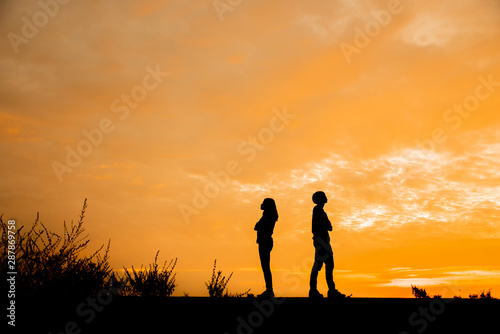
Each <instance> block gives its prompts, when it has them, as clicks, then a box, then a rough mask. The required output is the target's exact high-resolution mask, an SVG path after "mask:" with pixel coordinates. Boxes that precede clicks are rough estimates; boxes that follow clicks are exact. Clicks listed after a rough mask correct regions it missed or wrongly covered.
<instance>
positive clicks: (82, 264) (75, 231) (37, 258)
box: [0, 199, 111, 297]
mask: <svg viewBox="0 0 500 334" xmlns="http://www.w3.org/2000/svg"><path fill="white" fill-rule="evenodd" d="M86 209H87V199H85V201H84V202H83V208H82V210H81V213H80V219H79V220H78V222H77V223H76V224H74V223H73V221H71V225H70V227H69V228H68V226H67V225H66V222H64V232H63V233H64V234H63V236H59V235H58V234H56V233H54V232H51V231H49V230H48V229H47V228H46V227H45V225H44V224H43V223H42V222H41V220H40V215H39V213H37V216H36V220H35V222H34V223H33V226H32V227H31V229H30V230H29V231H27V232H24V231H23V228H24V226H21V227H20V228H18V229H17V231H16V234H15V240H16V243H15V247H16V249H15V252H16V266H15V271H17V277H16V294H18V295H25V296H51V297H57V296H65V297H66V296H88V295H93V294H95V293H97V292H98V291H99V290H100V289H101V288H103V287H104V286H105V284H106V282H107V281H108V280H109V278H110V274H111V269H110V266H109V263H108V259H109V247H110V241H108V245H107V247H106V249H105V251H104V254H103V255H102V256H101V254H100V253H101V250H102V249H103V247H104V245H102V246H101V247H100V248H99V249H97V250H96V251H95V252H94V253H93V254H92V255H90V256H81V252H82V251H83V250H85V248H86V247H87V245H88V243H89V241H90V240H89V239H88V235H85V236H82V234H83V232H84V231H85V229H84V228H83V218H84V217H85V210H86ZM2 216H3V215H2ZM2 216H0V225H1V226H2V230H3V235H2V241H1V243H0V253H1V260H0V261H1V262H0V266H1V268H0V269H1V274H0V275H1V276H2V277H1V279H2V281H5V277H4V275H6V272H7V271H13V270H7V265H8V262H7V254H8V232H7V231H8V227H7V224H6V223H4V222H3V220H2Z"/></svg>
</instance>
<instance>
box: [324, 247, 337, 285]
mask: <svg viewBox="0 0 500 334" xmlns="http://www.w3.org/2000/svg"><path fill="white" fill-rule="evenodd" d="M333 267H334V263H333V255H330V256H329V257H328V259H326V261H325V270H326V271H325V276H326V284H328V290H329V291H334V290H335V282H333Z"/></svg>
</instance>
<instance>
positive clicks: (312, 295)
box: [309, 289, 323, 299]
mask: <svg viewBox="0 0 500 334" xmlns="http://www.w3.org/2000/svg"><path fill="white" fill-rule="evenodd" d="M309 298H312V299H321V298H323V295H322V294H321V293H319V291H318V290H317V289H314V290H309Z"/></svg>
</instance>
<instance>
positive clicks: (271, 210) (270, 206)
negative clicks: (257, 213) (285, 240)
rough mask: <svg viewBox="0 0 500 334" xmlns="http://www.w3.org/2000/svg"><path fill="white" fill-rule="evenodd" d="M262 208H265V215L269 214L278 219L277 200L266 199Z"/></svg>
mask: <svg viewBox="0 0 500 334" xmlns="http://www.w3.org/2000/svg"><path fill="white" fill-rule="evenodd" d="M260 208H261V209H262V210H264V215H269V216H270V217H273V219H274V220H278V209H276V202H274V199H272V198H266V199H264V201H263V202H262V204H261V205H260Z"/></svg>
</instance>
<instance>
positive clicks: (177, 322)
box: [9, 296, 500, 334]
mask: <svg viewBox="0 0 500 334" xmlns="http://www.w3.org/2000/svg"><path fill="white" fill-rule="evenodd" d="M499 318H500V300H470V299H458V300H454V299H447V298H443V299H415V298H350V299H345V300H328V299H327V298H324V299H322V300H310V299H309V298H300V297H283V298H279V297H278V298H275V299H271V300H269V299H267V300H257V299H255V298H246V297H242V298H217V299H213V298H208V297H168V298H156V297H149V298H148V297H119V296H113V297H112V298H111V299H109V300H106V299H105V298H104V296H102V298H101V299H100V300H99V299H97V298H96V299H90V300H88V299H87V298H81V299H78V300H69V299H58V298H19V299H18V300H16V332H19V330H22V332H26V331H27V330H29V331H30V332H31V333H52V334H60V333H66V334H86V333H93V334H94V333H119V332H120V333H221V334H224V333H231V334H233V333H245V334H250V333H309V332H314V331H321V332H323V333H325V332H327V333H498V332H499V329H500V326H499V323H500V321H499ZM9 327H10V326H9Z"/></svg>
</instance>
